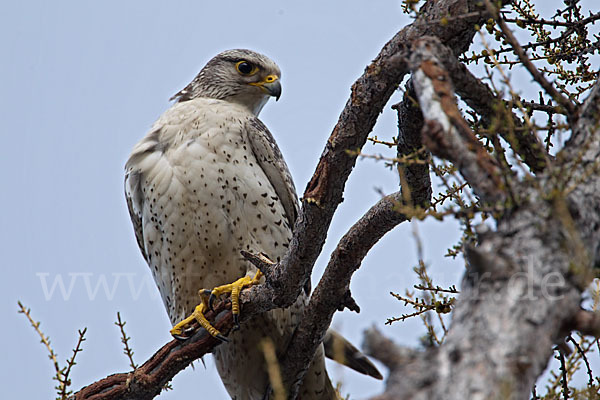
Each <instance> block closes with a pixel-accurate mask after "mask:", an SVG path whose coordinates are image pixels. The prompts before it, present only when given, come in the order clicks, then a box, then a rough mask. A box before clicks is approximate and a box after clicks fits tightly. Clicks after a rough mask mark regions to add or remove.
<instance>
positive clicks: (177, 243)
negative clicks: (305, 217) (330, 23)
mask: <svg viewBox="0 0 600 400" xmlns="http://www.w3.org/2000/svg"><path fill="white" fill-rule="evenodd" d="M246 72H248V73H246ZM280 76H281V74H280V72H279V68H278V67H277V65H275V63H274V62H273V61H271V60H270V59H268V58H267V57H265V56H263V55H260V54H257V53H255V52H252V51H248V50H230V51H226V52H223V53H221V54H219V55H217V56H216V57H215V58H213V59H212V60H211V61H209V62H208V64H207V65H206V67H204V68H203V69H202V71H201V72H200V73H199V74H198V76H197V77H196V78H195V79H194V80H193V81H192V82H191V83H190V84H189V85H188V86H187V87H186V88H185V89H183V90H182V91H180V92H179V93H177V94H176V95H175V96H174V98H175V99H176V100H177V102H176V103H175V104H174V105H173V106H172V107H171V108H169V109H168V110H167V111H166V112H165V113H164V114H163V115H162V116H161V117H160V118H159V119H158V121H156V123H155V124H154V125H153V127H152V128H151V129H150V131H149V133H148V134H147V135H146V137H144V138H143V139H142V140H141V141H140V142H139V143H138V144H137V145H136V146H135V147H134V149H133V152H132V154H131V156H130V158H129V160H128V161H127V164H126V177H125V193H126V198H127V204H128V208H129V212H130V215H131V219H132V222H133V226H134V229H135V233H136V238H137V241H138V244H139V247H140V249H141V251H142V254H143V256H144V258H145V259H146V261H147V263H148V265H149V267H150V269H151V271H152V274H153V276H154V279H155V281H156V284H157V286H158V288H159V291H160V293H161V296H162V299H163V302H164V305H165V307H166V309H167V312H168V314H169V317H170V319H171V322H172V323H176V322H178V321H179V320H181V319H182V318H184V317H186V316H187V315H189V314H190V313H191V312H192V311H193V310H194V307H195V306H196V305H197V303H198V302H199V297H198V290H199V289H201V288H213V287H215V286H219V285H223V284H227V283H230V282H232V281H234V280H236V279H238V278H240V277H242V276H244V275H251V274H253V273H254V271H255V268H254V267H253V266H252V265H251V264H250V263H248V262H247V261H245V260H244V259H243V258H242V257H241V255H240V251H241V250H246V251H251V252H254V253H257V252H263V253H265V254H267V255H268V256H269V257H271V258H273V259H278V258H279V257H281V256H283V254H285V251H286V248H287V246H288V243H289V241H290V239H291V236H292V228H293V223H294V221H295V218H296V216H297V212H298V202H297V196H296V191H295V188H294V185H293V182H292V179H291V175H290V173H289V171H288V168H287V166H286V164H285V161H284V160H283V157H282V155H281V152H280V151H279V148H278V147H277V144H276V143H275V141H274V139H273V137H272V135H271V133H270V132H269V131H268V129H267V128H266V127H265V126H264V124H263V123H262V122H261V121H260V120H259V119H258V118H257V116H258V113H259V112H260V110H261V109H262V107H263V106H264V104H265V103H266V101H267V100H268V98H269V96H274V97H279V94H280V91H281V87H280V86H279V78H280ZM306 299H307V297H306V293H305V292H303V294H302V295H301V296H300V297H299V298H298V300H297V301H296V303H295V304H294V305H292V306H291V307H289V308H287V309H276V310H273V311H271V312H268V313H265V314H263V315H260V316H257V317H255V318H253V319H251V320H250V321H248V322H247V323H244V324H242V326H241V329H240V330H238V331H236V332H234V333H232V334H231V335H230V337H229V339H230V342H229V343H225V344H222V345H220V346H218V347H217V348H216V350H215V352H214V356H215V360H216V364H217V369H218V371H219V374H220V376H221V379H222V380H223V383H224V385H225V387H226V389H227V391H228V392H229V394H230V396H231V397H232V398H233V399H238V400H249V399H252V400H253V399H257V400H259V399H263V396H264V395H265V393H266V391H267V389H268V378H267V373H266V369H265V366H264V358H263V354H262V352H261V350H260V348H259V343H260V341H261V340H262V339H263V338H270V339H271V340H272V341H273V343H274V344H275V348H276V349H277V351H278V352H280V353H281V352H284V351H285V346H286V344H287V342H288V340H289V338H290V335H291V333H292V332H293V330H294V327H295V326H296V325H297V322H298V317H299V315H300V313H301V311H302V309H303V307H304V305H305V302H306ZM300 396H301V398H302V399H303V400H307V399H308V400H310V399H334V398H335V393H334V390H333V388H332V386H331V383H330V381H329V378H328V376H327V372H326V370H325V365H324V360H323V349H322V347H320V348H319V350H318V351H317V354H316V355H315V358H314V360H313V364H312V366H311V369H310V370H309V372H308V374H307V376H306V378H305V381H304V383H303V386H302V389H301V394H300Z"/></svg>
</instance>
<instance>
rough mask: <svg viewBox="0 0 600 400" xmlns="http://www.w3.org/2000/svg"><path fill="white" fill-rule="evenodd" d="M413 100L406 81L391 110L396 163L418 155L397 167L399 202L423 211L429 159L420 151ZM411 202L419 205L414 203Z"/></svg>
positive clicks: (426, 200)
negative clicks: (395, 119)
mask: <svg viewBox="0 0 600 400" xmlns="http://www.w3.org/2000/svg"><path fill="white" fill-rule="evenodd" d="M416 99H417V96H416V94H415V90H414V87H413V84H412V79H410V80H409V81H408V83H407V84H406V90H405V92H404V97H403V99H402V101H401V102H400V103H398V104H395V105H393V106H392V108H393V109H394V110H396V111H397V112H398V146H397V152H398V159H403V157H405V156H408V155H411V154H415V153H418V156H417V157H414V158H411V162H406V163H402V162H400V163H398V175H399V176H400V186H401V189H402V198H403V199H404V201H405V202H406V203H413V204H414V205H418V206H422V207H425V206H427V204H428V203H429V202H430V200H431V178H430V177H429V159H430V157H431V155H430V154H429V152H428V151H427V150H426V149H425V148H424V147H423V143H422V139H421V130H422V129H423V123H424V121H423V114H422V113H421V109H420V108H419V104H418V102H417V100H416ZM417 161H420V162H417ZM413 198H415V199H418V200H419V201H418V202H417V203H414V202H413Z"/></svg>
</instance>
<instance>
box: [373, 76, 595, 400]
mask: <svg viewBox="0 0 600 400" xmlns="http://www.w3.org/2000/svg"><path fill="white" fill-rule="evenodd" d="M599 99H600V82H599V83H596V86H595V87H594V88H593V90H592V92H591V94H590V96H589V97H588V99H587V100H586V102H585V103H584V105H583V107H582V108H581V111H580V117H579V118H578V120H577V124H576V126H575V130H574V132H573V136H572V138H571V140H570V142H569V143H568V144H567V146H566V147H565V149H564V150H563V152H562V154H559V157H558V160H563V163H564V165H556V166H554V167H552V168H550V169H549V171H548V172H547V173H545V174H542V175H541V176H540V177H539V179H538V180H537V184H536V185H532V184H531V183H530V182H529V181H524V182H520V183H518V189H519V190H520V191H522V192H523V193H524V194H525V197H524V198H525V199H527V201H526V202H524V203H523V204H519V206H518V207H516V208H514V209H512V210H510V212H508V213H506V214H505V215H504V216H503V217H502V219H499V220H498V221H497V229H496V231H495V232H487V233H486V234H485V235H481V236H480V237H479V245H478V246H477V247H469V248H468V249H467V251H466V257H467V260H468V268H467V273H466V274H465V277H464V279H463V284H462V288H461V293H460V295H459V297H458V299H457V302H456V307H455V309H454V311H453V313H452V324H451V326H450V329H449V332H448V334H447V336H446V339H445V341H444V343H443V344H442V345H441V346H440V347H439V348H436V349H434V350H430V351H427V352H425V353H423V354H420V355H418V356H417V357H416V358H415V360H414V361H413V362H411V363H409V364H406V365H400V366H399V367H397V368H396V369H394V370H392V376H391V377H390V379H389V381H388V384H387V387H386V392H385V393H384V395H383V396H381V397H378V399H387V398H406V399H408V398H410V399H431V398H444V399H450V400H452V399H464V398H469V399H489V398H498V397H501V398H508V399H523V398H528V395H529V393H530V390H531V388H532V387H533V384H534V383H535V380H536V379H537V377H538V376H539V375H540V374H541V373H542V372H543V370H544V369H545V367H546V364H547V362H548V359H549V358H550V356H551V354H552V349H553V347H554V344H555V343H557V342H560V341H562V338H563V336H564V335H565V332H568V331H569V330H570V329H581V330H582V332H583V333H593V334H597V333H598V330H597V328H598V317H597V315H595V314H589V313H586V312H582V311H581V310H580V301H581V293H582V291H583V290H584V289H585V287H586V286H587V285H588V284H589V282H590V280H591V278H592V276H593V274H592V273H591V272H592V268H593V266H595V265H598V264H599V263H600V252H599V246H600V245H599V243H600V212H599V209H598V204H600V174H599V173H598V169H594V168H595V167H596V166H597V164H598V162H597V160H598V159H599V158H600V124H599V123H598V121H599V118H600V112H599V111H600V110H599V108H600V106H599V104H600V102H599V101H598V100H599ZM423 109H424V116H425V119H426V120H427V119H428V118H429V114H428V112H427V111H425V110H426V109H425V108H423ZM433 112H434V114H435V112H436V110H433ZM447 134H448V130H445V131H444V134H443V136H442V139H443V140H446V138H447ZM592 167H594V168H592ZM590 168H592V169H590ZM481 173H483V172H481ZM475 176H478V175H477V174H475ZM565 177H569V178H571V179H569V180H567V181H568V183H569V185H572V188H570V186H565V185H564V183H565V180H564V178H565ZM431 365H435V366H436V367H437V368H435V369H432V368H428V367H430V366H431Z"/></svg>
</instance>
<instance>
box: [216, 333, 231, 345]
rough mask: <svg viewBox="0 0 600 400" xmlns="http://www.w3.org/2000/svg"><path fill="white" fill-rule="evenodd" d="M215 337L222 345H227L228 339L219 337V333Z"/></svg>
mask: <svg viewBox="0 0 600 400" xmlns="http://www.w3.org/2000/svg"><path fill="white" fill-rule="evenodd" d="M215 337H216V338H217V339H219V340H220V341H221V342H223V343H229V339H227V338H226V337H225V336H223V335H221V334H220V333H218V334H217V335H215Z"/></svg>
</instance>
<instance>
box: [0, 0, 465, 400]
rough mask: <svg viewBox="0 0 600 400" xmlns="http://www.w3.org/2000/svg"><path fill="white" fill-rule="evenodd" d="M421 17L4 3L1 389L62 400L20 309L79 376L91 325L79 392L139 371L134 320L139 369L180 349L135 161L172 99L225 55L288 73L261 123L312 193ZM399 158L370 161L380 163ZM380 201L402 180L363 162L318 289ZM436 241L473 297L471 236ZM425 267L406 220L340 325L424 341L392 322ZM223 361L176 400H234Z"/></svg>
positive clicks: (374, 4)
mask: <svg viewBox="0 0 600 400" xmlns="http://www.w3.org/2000/svg"><path fill="white" fill-rule="evenodd" d="M409 21H410V20H409V19H408V18H407V17H406V16H405V15H403V14H402V13H401V10H400V2H398V1H390V0H371V1H368V2H367V1H358V0H351V1H350V0H348V1H345V2H343V3H341V2H339V3H338V2H336V3H334V2H323V1H318V2H317V1H312V0H311V1H304V2H281V1H253V2H238V1H229V2H200V1H176V2H158V1H143V2H142V1H129V2H120V1H119V2H117V1H103V2H87V1H60V0H59V1H53V2H46V1H40V0H33V1H26V2H7V3H6V4H4V5H3V11H2V14H1V15H0V49H2V62H1V63H0V93H1V95H0V120H1V121H2V128H1V130H0V135H1V138H2V143H3V146H2V150H1V151H0V153H1V157H0V171H1V172H0V174H1V178H2V183H3V188H4V189H3V191H2V193H3V195H2V197H0V204H1V205H2V209H4V210H5V212H4V213H2V215H1V217H0V221H1V223H2V226H3V227H4V229H2V231H1V232H0V243H1V245H0V246H1V252H2V259H3V271H4V277H3V279H2V280H1V281H0V293H1V294H0V296H1V298H2V302H1V307H2V309H1V310H2V313H1V315H2V317H3V320H4V324H3V326H4V329H2V330H0V342H1V343H3V346H2V350H0V352H1V353H0V354H1V357H2V360H3V362H2V363H0V368H1V370H0V376H2V377H3V379H4V382H3V383H4V385H3V388H4V389H3V393H4V395H5V397H6V398H16V397H19V398H25V399H42V398H52V396H53V392H54V390H53V386H54V385H55V382H53V381H52V380H51V376H52V375H53V369H52V365H51V363H50V362H49V360H48V358H47V355H46V351H45V349H44V348H43V347H42V346H41V345H40V344H39V340H38V338H37V336H36V334H35V333H34V331H33V330H32V329H31V327H30V326H29V325H28V323H27V322H26V321H25V319H24V318H23V316H21V315H18V314H17V312H16V310H17V306H16V302H17V300H18V299H20V300H21V301H23V302H24V303H25V304H26V305H27V306H28V307H31V308H32V313H33V316H34V318H36V320H41V321H42V328H43V330H44V332H45V333H46V334H48V335H49V336H50V337H51V339H52V343H53V345H54V348H55V350H56V351H57V352H58V354H59V359H60V360H61V361H62V362H64V360H65V358H67V357H68V356H70V352H71V349H72V347H73V346H74V344H75V341H76V337H77V329H80V328H83V327H88V334H87V341H86V342H85V343H84V351H83V353H81V354H80V355H79V357H78V365H77V366H76V367H75V368H74V370H73V372H72V380H73V388H74V389H75V390H76V389H79V388H80V387H81V386H82V385H85V384H89V383H91V382H93V381H94V380H97V379H99V378H102V377H104V376H106V375H107V374H110V373H114V372H124V371H127V369H128V362H127V359H126V358H125V356H124V355H123V354H122V347H121V344H120V336H119V332H118V329H117V328H116V327H115V326H114V325H113V322H114V321H115V318H116V313H117V311H120V312H121V315H122V316H123V317H124V319H125V320H126V321H127V326H126V328H127V332H128V334H129V335H130V336H131V337H132V341H131V345H132V347H133V349H134V351H135V360H136V362H138V363H141V362H143V361H145V360H146V359H147V358H148V357H149V356H150V355H151V354H152V353H153V352H154V351H155V350H157V349H158V348H159V347H160V346H162V345H163V344H164V343H165V342H166V341H168V340H169V339H170V335H169V328H170V326H169V322H168V319H167V316H166V312H165V310H164V308H163V305H162V303H161V301H160V299H159V297H158V295H157V293H158V292H157V290H156V289H155V287H154V284H153V282H152V279H151V275H150V273H149V271H148V268H147V266H146V264H145V262H144V261H143V259H142V257H141V254H140V253H139V250H138V248H137V244H136V243H135V238H134V234H133V230H132V227H131V223H130V220H129V216H128V214H127V209H126V206H125V200H124V196H123V165H124V162H125V160H126V158H127V156H128V154H129V152H130V150H131V148H132V146H133V145H134V144H135V143H136V142H137V141H138V140H139V139H140V138H141V137H142V136H143V135H144V134H145V132H146V130H147V129H148V128H149V127H150V125H151V124H152V123H153V122H154V120H155V119H156V118H157V117H158V116H159V115H160V114H161V113H162V112H163V111H164V110H165V109H166V108H168V107H169V102H168V99H169V97H171V96H172V95H173V94H174V93H176V92H177V91H178V90H180V89H181V88H182V87H183V86H184V85H186V84H187V83H188V82H189V81H190V80H191V79H192V78H193V77H194V76H195V75H196V73H197V72H198V71H199V69H200V68H201V67H202V66H203V65H204V63H205V62H206V61H208V59H210V58H211V57H212V56H213V55H215V54H216V53H218V52H220V51H222V50H225V49H228V48H240V47H241V48H250V49H253V50H257V51H260V52H263V53H265V54H267V55H268V56H270V57H271V58H273V59H274V60H275V61H276V62H277V63H278V64H279V65H280V67H281V70H282V72H283V79H282V84H283V95H282V97H281V100H280V101H279V102H278V103H275V102H270V103H269V104H268V105H267V106H266V107H265V109H264V110H263V112H262V114H261V118H262V119H263V121H264V122H265V123H266V125H267V126H268V127H269V128H270V130H271V131H272V132H273V134H274V135H275V137H276V139H277V141H278V143H279V145H280V147H281V149H282V151H283V153H284V156H285V157H286V160H287V162H288V164H289V166H290V169H291V172H292V174H293V176H294V179H295V181H296V186H297V187H298V191H299V192H300V193H302V191H303V189H304V187H305V185H306V182H307V181H308V179H309V177H310V176H311V175H312V173H313V171H314V167H315V165H316V162H317V160H318V157H319V155H320V153H321V151H322V149H323V147H324V144H325V141H326V139H327V137H328V135H329V134H330V132H331V130H332V128H333V126H334V125H335V122H336V121H337V118H338V116H339V113H340V111H341V109H342V108H343V105H344V103H345V102H346V99H347V97H348V95H349V93H350V90H349V88H350V86H351V84H352V83H353V82H354V80H355V79H356V78H357V77H358V76H360V74H361V73H362V71H363V69H364V67H365V66H366V65H367V64H368V63H369V62H370V60H371V59H372V58H374V57H375V56H376V54H377V53H378V51H379V49H380V48H381V47H382V46H383V45H384V44H385V42H386V41H387V40H388V39H389V38H391V37H392V36H393V34H394V33H395V32H397V31H398V30H399V29H400V28H401V27H402V26H404V25H406V24H407V23H409ZM395 98H396V100H398V99H399V93H397V94H396V95H395ZM391 104H393V103H390V105H391ZM374 133H375V134H377V135H378V136H379V138H381V139H390V138H391V137H392V136H394V135H396V118H395V112H394V111H392V110H390V109H389V105H388V107H386V110H385V112H384V113H383V114H382V115H381V117H380V121H379V122H378V124H377V126H376V127H375V132H374ZM382 150H383V149H382V148H381V147H377V148H374V147H373V146H371V145H367V147H366V152H371V153H373V152H381V151H382ZM389 154H390V155H392V154H393V152H391V153H389ZM376 189H382V190H383V191H384V192H386V193H390V192H393V191H395V190H397V177H396V176H395V174H394V173H393V172H391V171H389V170H387V169H385V168H384V166H383V164H382V163H376V162H374V161H372V160H363V161H360V162H359V163H358V167H357V168H356V170H355V171H354V172H353V174H352V176H351V179H350V181H349V183H348V186H347V190H346V193H345V196H344V197H345V201H344V203H343V204H342V205H341V207H340V209H339V212H338V214H337V215H336V217H335V219H334V221H333V225H332V228H331V230H330V234H329V240H328V243H327V246H326V249H325V250H324V252H323V256H322V257H321V258H320V259H319V261H318V264H317V266H316V269H315V275H314V276H313V282H316V280H317V279H318V277H319V276H320V273H321V272H322V269H323V267H324V265H325V264H326V261H327V259H328V257H329V254H330V252H331V250H332V249H333V247H334V246H335V244H336V243H337V240H338V239H339V238H340V236H341V235H342V234H343V233H344V232H345V231H346V230H347V228H348V227H349V226H350V225H351V224H352V223H353V222H354V221H355V220H356V219H357V218H358V217H359V216H360V215H362V213H363V212H364V211H366V210H367V209H368V208H369V207H370V206H371V205H372V204H374V203H375V202H376V201H377V200H378V198H379V194H378V193H377V191H376ZM419 231H420V234H421V236H422V237H423V238H424V249H425V256H426V257H425V258H426V261H427V262H428V263H430V264H432V266H433V269H434V271H435V272H436V274H435V276H436V283H437V284H440V285H447V284H454V283H457V279H458V277H459V276H460V275H461V274H462V263H461V261H454V262H452V261H451V260H449V259H446V258H443V254H444V253H445V251H446V248H448V247H450V246H451V245H452V244H454V243H455V242H456V240H457V238H458V234H457V225H456V224H455V223H453V222H452V221H448V222H447V223H444V224H440V223H437V222H434V221H429V222H426V223H424V224H419ZM416 262H417V257H416V254H415V241H414V238H413V233H412V229H411V226H410V225H409V224H404V225H402V226H400V227H399V228H397V229H396V230H395V231H393V232H392V233H390V234H389V235H388V236H387V237H386V238H385V239H384V240H383V241H382V242H381V243H379V244H378V245H377V247H376V248H375V249H374V250H373V251H372V253H371V254H370V255H369V256H368V257H367V259H366V260H365V262H364V264H363V266H362V268H361V269H360V270H359V271H358V272H357V273H356V274H355V276H354V279H353V281H352V292H353V294H354V296H355V298H356V300H357V301H358V303H359V305H360V306H361V308H362V312H361V313H360V314H354V313H351V312H348V311H346V312H344V313H338V314H337V315H336V317H335V319H334V323H333V325H334V326H335V327H337V329H338V330H340V331H341V332H343V333H344V335H346V336H347V337H349V338H350V339H351V340H352V341H353V342H354V343H356V344H360V342H361V335H362V331H363V330H364V329H365V328H367V327H369V326H371V325H372V324H375V325H377V326H378V327H379V328H380V329H381V330H383V331H384V332H385V333H387V334H388V335H390V336H394V337H395V339H396V340H397V341H398V342H400V343H403V344H409V345H415V344H416V343H417V340H418V337H419V336H420V335H422V334H423V333H424V331H423V329H422V326H421V324H420V322H419V321H418V320H417V319H414V320H411V321H408V322H404V323H397V324H395V325H394V326H393V327H391V328H390V327H387V326H384V322H385V320H386V318H387V317H389V316H394V315H399V314H401V313H402V312H403V311H404V310H405V309H404V308H403V307H402V306H401V304H400V303H398V302H397V301H395V300H393V299H392V298H391V297H390V296H389V294H388V293H389V292H390V291H399V292H404V289H405V288H410V287H411V286H412V284H413V283H414V282H415V277H414V274H413V273H412V266H413V265H415V264H416ZM103 281H104V282H105V283H106V286H102V285H101V283H102V282H103ZM58 282H63V283H64V288H65V292H64V295H63V292H61V290H60V285H59V286H55V287H54V291H52V287H53V283H58ZM99 283H100V286H98V284H99ZM105 289H106V290H105ZM206 364H207V368H206V369H205V368H204V367H202V365H200V364H198V365H197V366H196V369H195V370H192V369H188V370H186V371H184V372H183V373H181V374H180V375H178V376H177V377H176V378H175V380H174V382H173V386H174V391H173V392H169V393H166V394H164V395H162V396H161V397H160V398H164V399H175V398H182V397H184V396H187V398H194V393H196V392H198V391H201V393H202V394H203V395H204V397H206V398H215V399H221V398H226V394H225V392H224V389H223V387H222V385H221V383H220V381H219V379H218V377H217V375H216V372H215V369H214V366H213V364H212V360H211V359H210V357H207V363H206ZM330 367H331V368H330V375H331V376H332V377H333V379H334V380H342V381H343V382H344V389H343V391H344V392H350V393H351V394H352V397H353V398H364V397H366V396H368V395H372V394H375V393H377V392H378V391H379V390H380V389H381V383H380V382H376V381H374V380H372V379H370V378H364V377H362V376H360V375H358V374H355V373H353V372H351V371H349V370H347V369H343V368H340V367H337V366H335V365H333V364H330ZM190 396H191V397H190ZM196 397H200V396H196Z"/></svg>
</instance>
